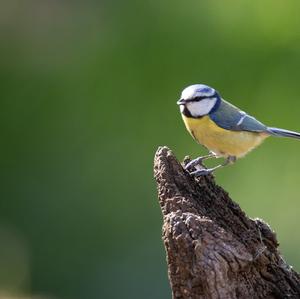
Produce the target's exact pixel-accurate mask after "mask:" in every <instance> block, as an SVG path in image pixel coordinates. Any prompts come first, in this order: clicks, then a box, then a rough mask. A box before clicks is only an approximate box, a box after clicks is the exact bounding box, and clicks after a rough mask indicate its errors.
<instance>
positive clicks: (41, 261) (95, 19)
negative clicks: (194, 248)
mask: <svg viewBox="0 0 300 299" xmlns="http://www.w3.org/2000/svg"><path fill="white" fill-rule="evenodd" d="M299 9H300V3H299V1H292V0H287V1H284V2H277V3H275V2H274V1H271V0H268V1H258V0H252V1H233V0H230V1H226V3H225V1H195V0H192V1H179V0H175V1H174V0H173V1H139V2H138V1H97V2H96V1H95V2H93V1H82V2H77V1H73V2H71V1H70V2H68V1H50V0H48V1H46V0H43V1H37V0H28V1H18V0H10V1H4V2H3V3H1V5H0V32H1V35H0V44H1V48H0V54H1V56H0V57H1V58H0V76H1V80H0V90H1V109H0V122H1V128H2V134H1V141H2V142H1V156H0V163H1V170H2V171H1V201H0V244H1V247H2V250H1V251H0V256H1V257H2V259H3V260H5V264H4V265H6V267H7V269H8V268H9V269H10V271H9V275H4V274H3V273H6V274H7V269H5V268H3V267H1V269H0V279H1V278H2V277H5V279H3V281H0V290H1V289H3V290H8V291H11V292H21V293H22V292H25V293H29V294H44V295H50V296H54V297H55V298H61V299H71V298H75V299H77V298H78V299H85V298H89V299H93V298H106V299H110V298H144V299H147V298H149V299H150V298H162V299H163V298H170V296H171V295H170V289H169V284H168V280H167V270H166V263H165V253H164V249H163V245H162V242H161V238H160V235H161V223H162V219H161V214H160V209H159V207H158V202H157V200H156V190H155V183H154V181H153V175H152V162H153V156H154V153H155V150H156V148H157V147H158V146H159V145H168V146H169V147H171V148H172V149H173V150H174V152H175V153H176V155H177V156H178V158H180V159H182V158H183V157H184V156H185V155H187V154H189V155H191V156H193V157H195V156H198V155H199V154H203V153H204V152H205V151H204V150H203V149H202V148H200V147H199V146H198V145H197V144H196V143H195V142H194V141H193V140H192V138H191V137H190V136H189V135H188V133H187V132H186V130H185V128H184V126H183V123H182V121H181V117H180V115H179V112H178V107H177V105H176V100H177V99H178V97H179V95H180V92H181V90H182V89H183V88H184V87H186V86H187V85H189V84H193V83H205V84H208V85H211V86H213V87H215V88H216V89H217V90H218V91H219V92H220V93H221V94H222V96H223V97H224V98H225V99H227V100H229V101H231V102H232V103H234V104H235V105H237V106H239V107H240V108H242V109H243V110H245V111H247V112H249V113H251V114H253V115H254V116H256V117H257V118H258V119H260V120H261V121H263V122H265V123H266V124H268V125H272V126H277V127H284V128H287V129H294V130H298V131H300V122H299V111H300V102H299V91H300V86H299V78H300V19H299V17H298V12H299ZM299 150H300V143H299V142H297V141H295V140H287V139H272V140H271V139H269V140H267V141H266V142H265V143H264V145H263V146H261V147H260V148H259V149H257V150H256V151H255V152H253V153H251V154H249V156H247V158H245V159H243V160H240V161H239V162H238V163H237V164H235V165H234V166H231V167H228V168H226V169H224V170H221V171H219V172H218V173H217V174H216V177H217V181H218V183H219V184H220V185H222V186H223V187H224V188H226V189H227V190H228V191H229V192H230V194H231V196H232V198H233V199H235V200H236V201H237V202H238V203H239V204H240V206H241V207H242V208H243V209H244V210H245V211H246V212H247V213H248V215H250V216H251V217H260V218H263V219H265V220H266V221H267V222H268V223H270V225H271V226H272V228H273V229H274V230H276V231H277V234H278V238H279V241H280V249H281V251H282V252H283V253H284V256H285V258H286V259H287V260H288V262H289V263H291V264H292V265H293V266H294V267H295V269H297V270H300V255H299V250H298V248H299V247H300V234H299V233H298V232H297V229H295V228H296V227H297V225H299V223H300V222H299V221H300V220H299V218H298V212H299V208H300V196H299V192H298V189H299V187H298V184H299V179H300V172H299V167H300V155H299ZM3 248H4V249H3ZM1 257H0V262H1Z"/></svg>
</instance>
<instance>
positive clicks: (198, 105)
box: [186, 99, 217, 117]
mask: <svg viewBox="0 0 300 299" xmlns="http://www.w3.org/2000/svg"><path fill="white" fill-rule="evenodd" d="M216 101H217V99H204V100H202V101H199V102H190V103H187V105H186V106H187V109H188V110H189V111H190V113H191V114H192V116H194V117H198V116H202V115H206V114H208V113H209V112H210V110H211V109H212V108H213V107H214V106H215V104H216Z"/></svg>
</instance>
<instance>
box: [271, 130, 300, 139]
mask: <svg viewBox="0 0 300 299" xmlns="http://www.w3.org/2000/svg"><path fill="white" fill-rule="evenodd" d="M268 132H269V133H270V134H271V135H273V136H279V137H290V138H296V139H300V133H297V132H293V131H289V130H284V129H279V128H268Z"/></svg>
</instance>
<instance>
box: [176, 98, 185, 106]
mask: <svg viewBox="0 0 300 299" xmlns="http://www.w3.org/2000/svg"><path fill="white" fill-rule="evenodd" d="M185 103H186V101H185V99H180V100H179V101H177V105H184V104H185Z"/></svg>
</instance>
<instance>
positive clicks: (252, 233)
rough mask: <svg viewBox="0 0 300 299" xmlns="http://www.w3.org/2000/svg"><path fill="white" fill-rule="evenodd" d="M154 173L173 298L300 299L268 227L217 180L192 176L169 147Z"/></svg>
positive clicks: (299, 282) (298, 281) (298, 282)
mask: <svg viewBox="0 0 300 299" xmlns="http://www.w3.org/2000/svg"><path fill="white" fill-rule="evenodd" d="M154 174H155V179H156V182H157V187H158V196H159V203H160V206H161V210H162V214H163V242H164V245H165V248H166V253H167V263H168V274H169V280H170V284H171V288H172V294H173V298H213V299H215V298H222V299H227V298H245V299H247V298H300V277H299V274H298V273H297V272H295V271H294V270H293V269H292V267H290V266H289V265H288V264H287V263H286V262H285V261H284V259H283V258H282V256H281V255H280V253H279V251H278V242H277V239H276V235H275V233H274V232H273V231H272V230H271V228H270V227H269V225H268V224H266V223H265V222H263V221H262V220H259V219H254V220H253V219H250V218H248V217H247V216H246V214H245V213H244V212H243V211H242V210H241V208H240V207H239V206H238V204H236V203H235V202H233V201H232V200H231V199H230V197H229V195H228V193H227V192H226V191H224V190H223V189H222V188H221V187H219V186H218V185H216V183H215V181H214V178H213V177H212V176H211V175H209V176H203V177H200V178H197V179H195V178H193V177H191V176H190V175H189V174H188V173H187V172H186V171H185V170H184V169H183V168H182V166H181V164H180V163H179V162H178V161H177V160H176V158H175V156H174V155H173V154H172V152H171V151H170V150H169V149H168V148H166V147H160V148H159V149H158V150H157V152H156V155H155V161H154Z"/></svg>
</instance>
